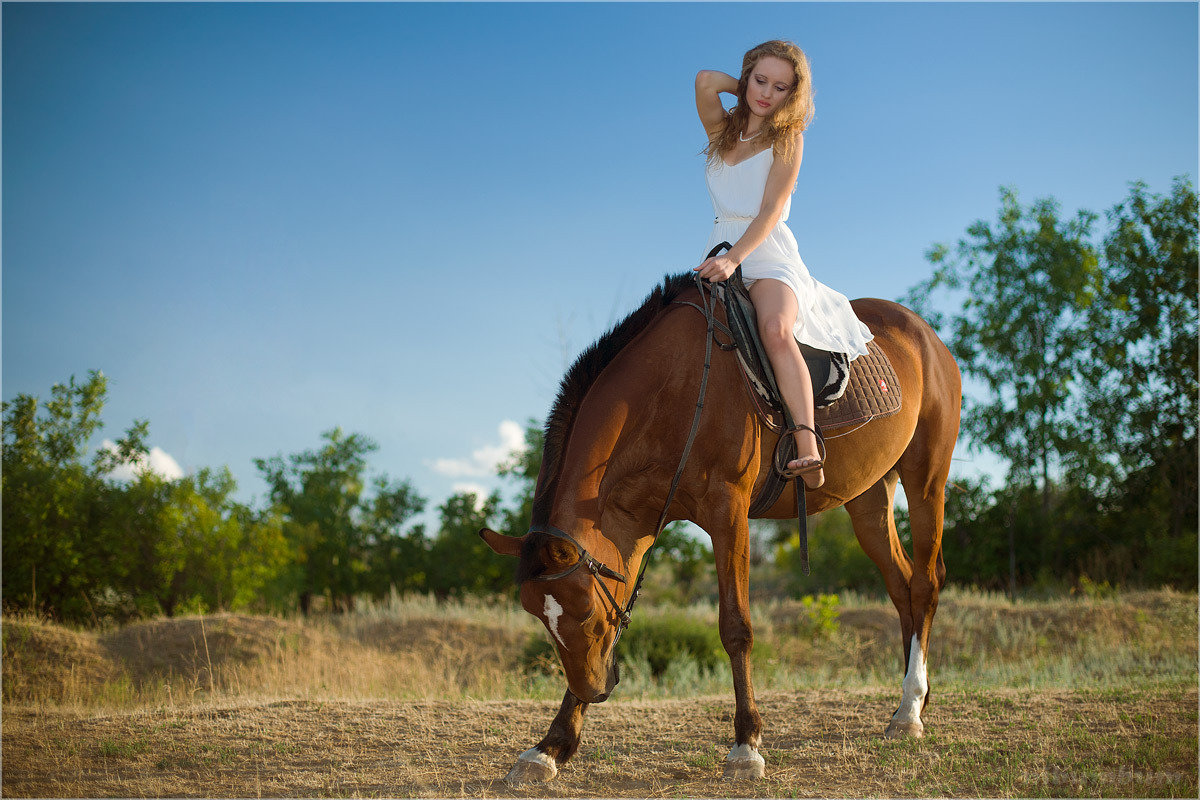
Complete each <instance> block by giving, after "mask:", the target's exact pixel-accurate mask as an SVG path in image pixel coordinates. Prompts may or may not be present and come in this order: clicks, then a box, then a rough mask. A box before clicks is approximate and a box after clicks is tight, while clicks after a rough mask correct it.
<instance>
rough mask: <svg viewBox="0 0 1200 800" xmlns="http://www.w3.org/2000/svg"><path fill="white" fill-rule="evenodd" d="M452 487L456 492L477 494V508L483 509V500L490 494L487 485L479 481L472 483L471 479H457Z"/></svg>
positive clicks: (478, 509) (477, 509)
mask: <svg viewBox="0 0 1200 800" xmlns="http://www.w3.org/2000/svg"><path fill="white" fill-rule="evenodd" d="M450 488H451V490H452V491H453V492H454V493H455V494H473V495H475V510H476V511H481V510H483V502H484V501H485V500H487V496H488V490H487V487H485V486H483V485H481V484H478V483H471V482H470V481H455V483H454V485H453V486H451V487H450Z"/></svg>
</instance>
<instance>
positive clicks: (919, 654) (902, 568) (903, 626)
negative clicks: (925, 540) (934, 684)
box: [846, 469, 932, 736]
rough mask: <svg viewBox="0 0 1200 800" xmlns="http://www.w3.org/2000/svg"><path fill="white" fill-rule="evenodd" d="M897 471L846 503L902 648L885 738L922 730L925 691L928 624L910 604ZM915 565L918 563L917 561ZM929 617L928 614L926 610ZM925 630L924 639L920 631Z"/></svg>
mask: <svg viewBox="0 0 1200 800" xmlns="http://www.w3.org/2000/svg"><path fill="white" fill-rule="evenodd" d="M899 478H900V474H899V472H898V471H896V470H894V469H893V470H891V471H890V472H888V473H887V474H886V475H884V476H883V477H882V478H880V479H879V481H878V482H877V483H876V484H875V485H874V486H872V487H871V488H870V489H868V490H867V491H865V492H863V493H862V494H861V495H859V496H858V497H856V498H854V499H853V500H851V501H850V502H848V503H846V510H847V511H848V512H850V520H851V522H852V523H853V524H854V534H855V536H857V537H858V541H859V544H861V545H862V548H863V550H864V551H865V552H866V554H867V555H868V556H870V557H871V560H872V561H874V562H875V566H877V567H879V571H880V572H881V573H883V581H884V584H885V585H886V586H887V591H888V595H889V596H890V597H891V598H892V603H894V604H895V606H896V611H897V612H899V614H900V635H901V641H902V642H903V647H904V671H905V674H904V683H903V694H902V696H901V700H900V707H899V709H897V711H896V713H895V714H893V715H892V721H891V724H889V725H888V729H887V735H888V736H902V735H911V736H920V735H922V734H923V733H924V730H925V728H924V724H923V723H922V722H921V711H922V709H923V708H924V704H925V698H926V696H927V693H928V690H929V681H928V678H927V677H926V674H925V652H927V651H926V649H925V646H924V644H919V642H922V641H928V639H927V635H928V634H927V629H928V626H927V625H922V622H923V619H924V617H923V615H922V614H921V612H920V609H922V608H923V606H921V605H919V604H918V603H917V602H914V600H915V598H914V594H913V585H914V570H913V561H912V559H910V558H909V557H908V553H906V552H905V551H904V546H903V545H902V544H901V543H900V537H899V535H898V534H897V533H896V522H895V518H894V517H893V515H892V509H893V507H894V503H895V498H896V483H897V482H898V480H899ZM918 563H919V562H918ZM930 616H931V617H932V613H931V614H930ZM922 631H926V638H925V639H924V640H922V637H921V632H922Z"/></svg>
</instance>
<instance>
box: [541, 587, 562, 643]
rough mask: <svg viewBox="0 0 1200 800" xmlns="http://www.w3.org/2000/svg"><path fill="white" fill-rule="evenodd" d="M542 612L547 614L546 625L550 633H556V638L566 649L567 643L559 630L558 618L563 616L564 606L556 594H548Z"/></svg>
mask: <svg viewBox="0 0 1200 800" xmlns="http://www.w3.org/2000/svg"><path fill="white" fill-rule="evenodd" d="M542 613H543V614H545V615H546V625H547V626H548V627H549V628H550V633H552V634H554V638H555V639H557V640H558V643H559V644H560V645H562V647H563V649H564V650H566V649H567V643H566V642H565V641H563V637H562V634H560V633H559V632H558V618H559V617H561V616H562V613H563V607H562V606H561V605H559V604H558V601H557V600H555V599H554V595H551V594H547V595H546V605H545V607H544V608H543V609H542Z"/></svg>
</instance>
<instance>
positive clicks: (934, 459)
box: [888, 433, 954, 736]
mask: <svg viewBox="0 0 1200 800" xmlns="http://www.w3.org/2000/svg"><path fill="white" fill-rule="evenodd" d="M953 441H954V440H953V437H951V439H950V446H949V447H945V448H940V449H939V448H935V447H933V446H932V444H934V443H936V440H935V438H934V434H933V433H931V434H930V438H929V439H927V440H926V441H925V444H924V446H921V447H917V448H915V449H913V448H910V451H909V452H906V453H905V454H904V456H903V457H901V459H900V464H899V467H900V480H901V481H902V482H903V483H904V495H905V497H906V498H907V499H908V518H909V522H910V523H911V526H912V563H913V569H912V577H911V579H910V580H909V597H910V601H909V602H910V608H911V613H912V626H913V627H912V630H911V632H910V631H908V630H907V629H906V630H905V646H906V648H907V649H906V653H905V677H904V696H903V699H902V700H901V703H900V708H899V709H897V711H896V713H895V715H894V716H893V717H892V723H891V725H889V726H888V735H889V736H903V735H908V734H912V735H917V736H920V735H921V733H922V732H923V731H924V724H923V723H922V722H921V712H923V711H924V710H925V705H926V704H927V703H928V702H929V679H928V677H927V676H926V672H925V660H926V656H927V654H928V653H929V634H930V631H931V629H932V628H933V615H934V613H935V612H936V611H937V606H938V593H939V592H940V591H941V589H942V586H943V585H945V583H946V564H945V562H944V561H943V560H942V523H943V521H944V516H945V504H946V480H947V479H948V477H949V475H950V453H951V451H952V450H953ZM939 453H940V456H939Z"/></svg>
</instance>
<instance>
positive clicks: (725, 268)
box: [692, 254, 738, 281]
mask: <svg viewBox="0 0 1200 800" xmlns="http://www.w3.org/2000/svg"><path fill="white" fill-rule="evenodd" d="M737 268H738V262H736V261H734V260H733V259H732V258H730V257H729V256H728V255H725V254H723V255H719V256H713V257H712V258H706V259H705V260H704V263H703V264H701V265H700V266H698V267H696V268H695V269H693V270H692V271H693V272H699V273H700V277H701V278H707V279H708V280H710V281H723V280H725V279H726V278H728V277H729V276H730V275H732V274H733V271H734V270H735V269H737Z"/></svg>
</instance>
